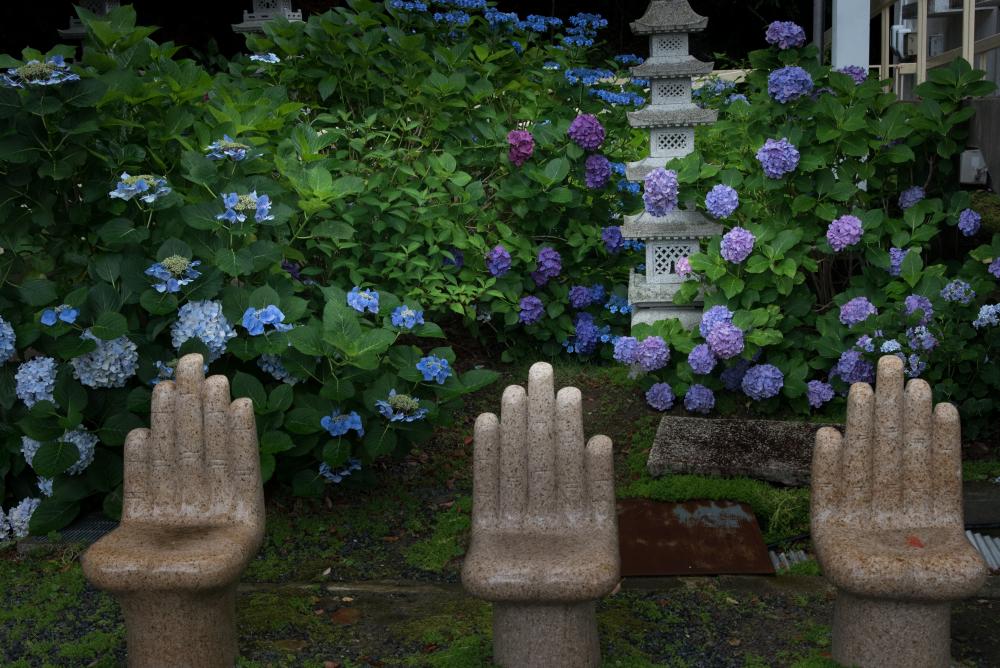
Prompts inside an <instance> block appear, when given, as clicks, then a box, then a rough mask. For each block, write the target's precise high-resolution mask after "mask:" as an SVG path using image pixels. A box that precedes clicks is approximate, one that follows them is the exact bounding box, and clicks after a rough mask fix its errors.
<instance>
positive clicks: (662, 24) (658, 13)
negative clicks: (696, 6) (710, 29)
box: [629, 0, 708, 35]
mask: <svg viewBox="0 0 1000 668" xmlns="http://www.w3.org/2000/svg"><path fill="white" fill-rule="evenodd" d="M707 25H708V18H707V17H705V16H701V15H699V14H695V12H694V10H693V9H691V5H689V4H688V3H687V0H654V1H653V2H651V3H649V7H648V8H647V9H646V13H645V14H643V15H642V16H641V17H639V18H638V19H636V20H635V21H633V22H632V23H630V24H629V27H631V28H632V34H633V35H652V34H659V33H665V32H698V31H701V30H704V29H705V26H707Z"/></svg>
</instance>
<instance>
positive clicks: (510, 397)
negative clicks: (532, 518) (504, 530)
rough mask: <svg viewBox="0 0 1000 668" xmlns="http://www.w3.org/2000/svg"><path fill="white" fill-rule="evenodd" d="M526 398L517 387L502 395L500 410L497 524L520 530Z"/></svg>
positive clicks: (524, 479) (525, 471)
mask: <svg viewBox="0 0 1000 668" xmlns="http://www.w3.org/2000/svg"><path fill="white" fill-rule="evenodd" d="M527 421H528V395H527V393H526V392H525V391H524V388H523V387H521V386H520V385H510V386H508V387H507V389H506V390H504V392H503V399H502V401H501V411H500V482H499V487H500V489H499V495H498V498H499V500H500V505H499V517H498V519H499V522H500V525H501V526H504V527H520V526H521V525H522V522H523V519H524V512H525V510H526V508H527V500H528V455H527V445H528V439H527V429H528V424H527Z"/></svg>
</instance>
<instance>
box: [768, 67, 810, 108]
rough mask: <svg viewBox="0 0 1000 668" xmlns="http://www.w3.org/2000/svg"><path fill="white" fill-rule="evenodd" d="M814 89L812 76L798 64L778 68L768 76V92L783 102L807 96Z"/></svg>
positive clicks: (776, 99)
mask: <svg viewBox="0 0 1000 668" xmlns="http://www.w3.org/2000/svg"><path fill="white" fill-rule="evenodd" d="M812 89H813V80H812V77H811V76H809V73H808V72H806V71H805V70H804V69H802V68H801V67H798V66H796V65H791V66H788V67H782V68H779V69H776V70H774V71H773V72H771V74H770V75H769V76H768V77H767V92H768V94H769V95H770V96H771V97H772V98H774V99H775V101H777V102H780V103H782V104H785V103H787V102H791V101H792V100H797V99H799V98H800V97H805V96H807V95H809V93H811V92H812Z"/></svg>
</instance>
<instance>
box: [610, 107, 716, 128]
mask: <svg viewBox="0 0 1000 668" xmlns="http://www.w3.org/2000/svg"><path fill="white" fill-rule="evenodd" d="M626 115H627V116H628V124H629V125H631V126H632V127H633V128H669V127H692V126H695V125H708V124H709V123H714V122H715V121H716V119H717V118H718V117H719V112H718V111H716V110H715V109H702V108H701V107H699V106H697V105H694V104H684V105H649V106H648V107H643V108H642V109H639V110H638V111H630V112H628V113H627V114H626Z"/></svg>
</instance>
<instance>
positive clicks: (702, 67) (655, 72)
mask: <svg viewBox="0 0 1000 668" xmlns="http://www.w3.org/2000/svg"><path fill="white" fill-rule="evenodd" d="M714 68H715V63H714V62H705V61H703V60H698V59H697V58H695V57H694V56H687V57H686V58H684V59H682V60H675V59H667V58H648V59H646V61H645V62H644V63H643V64H642V65H636V66H635V67H633V68H632V76H634V77H637V78H639V79H678V78H680V77H696V76H700V75H702V74H708V73H709V72H711V71H712V70H713V69H714Z"/></svg>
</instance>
